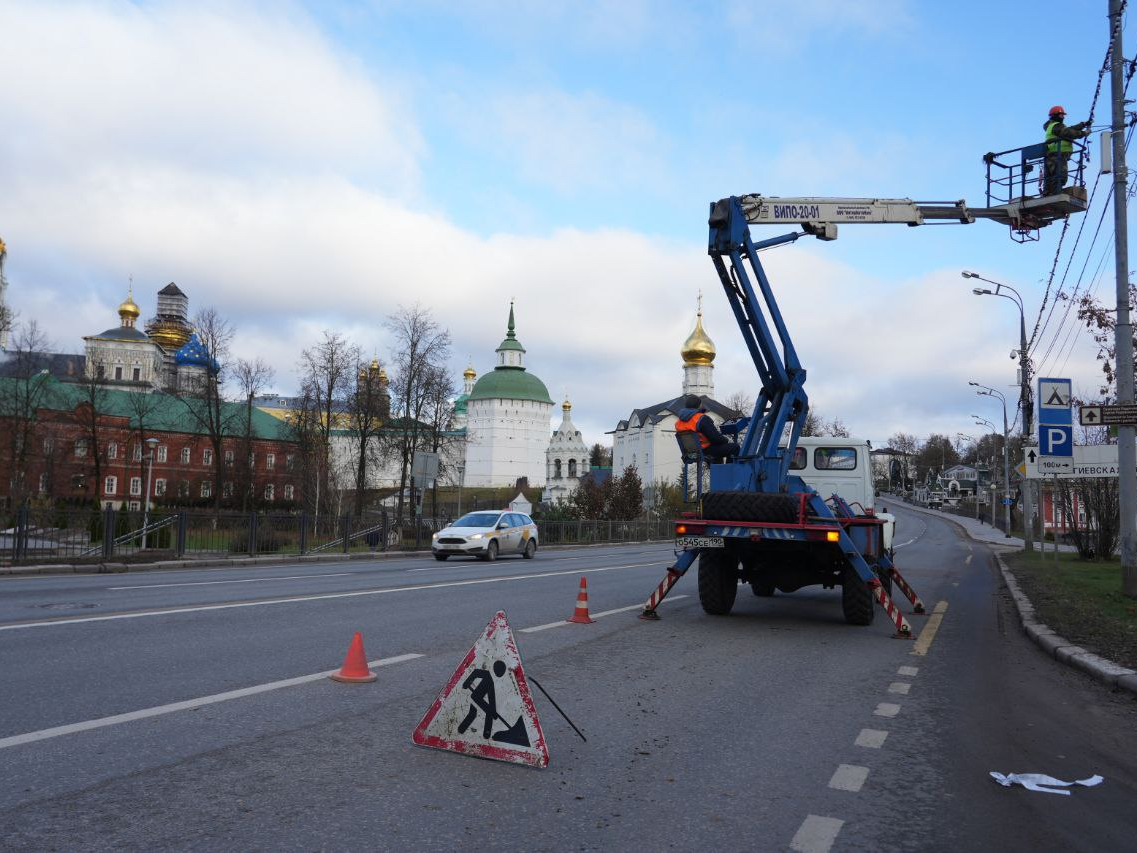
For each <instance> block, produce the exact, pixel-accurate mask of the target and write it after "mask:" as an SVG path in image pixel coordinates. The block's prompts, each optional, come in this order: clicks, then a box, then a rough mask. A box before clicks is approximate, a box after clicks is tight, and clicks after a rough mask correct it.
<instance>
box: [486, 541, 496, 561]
mask: <svg viewBox="0 0 1137 853" xmlns="http://www.w3.org/2000/svg"><path fill="white" fill-rule="evenodd" d="M486 559H487V560H489V561H490V562H491V563H492V562H493V561H494V560H496V559H497V540H496V539H494V540H493V541H491V542H490V544H489V545H487V546H486Z"/></svg>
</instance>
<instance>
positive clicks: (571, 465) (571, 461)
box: [569, 459, 576, 477]
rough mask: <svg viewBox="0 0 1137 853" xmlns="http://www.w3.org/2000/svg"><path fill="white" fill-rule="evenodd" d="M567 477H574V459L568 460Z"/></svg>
mask: <svg viewBox="0 0 1137 853" xmlns="http://www.w3.org/2000/svg"><path fill="white" fill-rule="evenodd" d="M569 476H570V477H575V476H576V460H575V459H570V460H569Z"/></svg>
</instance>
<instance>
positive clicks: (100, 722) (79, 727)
mask: <svg viewBox="0 0 1137 853" xmlns="http://www.w3.org/2000/svg"><path fill="white" fill-rule="evenodd" d="M421 657H422V655H419V654H409V655H397V656H395V657H391V658H381V659H380V660H373V661H369V662H368V664H367V665H368V666H369V667H379V666H390V665H391V664H393V663H402V662H403V661H408V660H414V659H415V658H421ZM333 672H339V670H337V669H329V670H327V671H326V672H317V673H313V674H312V675H301V676H298V677H296V678H286V679H284V680H283V681H270V682H269V683H268V684H257V685H255V686H253V687H242V688H241V689H240V690H229V691H227V692H225V693H214V694H213V695H212V696H202V697H200V698H198V699H187V700H185V701H184V702H171V703H170V704H169V705H158V706H157V707H154V708H143V709H142V710H141V711H130V712H129V713H126V714H115V715H114V716H113V717H100V718H99V719H97V720H87V721H85V722H82V723H71V724H70V725H66V726H56V727H55V728H51V729H40V730H39V731H38V732H28V733H27V734H22V735H13V736H12V737H6V738H0V749H6V748H8V747H10V746H20V745H21V744H25V743H33V742H35V741H37V740H47V739H48V738H53V737H60V736H61V735H69V734H74V733H76V732H86V731H90V730H91V729H101V728H103V727H105V726H114V725H118V724H119V723H129V722H133V721H134V720H144V719H146V718H147V717H159V716H162V715H163V714H172V713H174V712H175V711H188V710H190V709H192V708H200V707H202V706H203V705H215V704H217V703H218V702H227V701H228V700H230V699H240V698H241V697H243V696H254V695H256V694H257V693H267V692H268V691H270V690H279V689H280V688H282V687H295V686H296V685H298V684H307V683H308V682H309V681H319V680H320V679H321V678H327V677H328V676H329V675H331V674H332V673H333Z"/></svg>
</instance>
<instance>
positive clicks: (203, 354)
mask: <svg viewBox="0 0 1137 853" xmlns="http://www.w3.org/2000/svg"><path fill="white" fill-rule="evenodd" d="M174 362H175V363H176V364H177V365H178V366H179V367H204V368H205V369H206V370H208V371H210V372H212V373H216V372H217V371H218V370H220V369H221V367H220V365H219V364H218V363H217V362H216V361H215V360H214V359H212V358H210V357H209V350H207V349H206V348H205V344H203V343H202V342H201V338H199V337H198V336H197V333H196V332H194V333H193V334H192V335H190V339H189V340H188V341H186V342H185V344H184V345H183V346H182V348H181V349H180V350H178V351H177V353H176V354H175V355H174Z"/></svg>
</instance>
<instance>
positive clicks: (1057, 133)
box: [1042, 106, 1090, 195]
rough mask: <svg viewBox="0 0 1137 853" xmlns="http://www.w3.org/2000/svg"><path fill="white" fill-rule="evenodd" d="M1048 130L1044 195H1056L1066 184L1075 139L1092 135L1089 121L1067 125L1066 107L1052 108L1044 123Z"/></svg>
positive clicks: (1044, 127) (1045, 128)
mask: <svg viewBox="0 0 1137 853" xmlns="http://www.w3.org/2000/svg"><path fill="white" fill-rule="evenodd" d="M1042 127H1043V129H1044V130H1045V131H1046V173H1045V177H1044V178H1043V188H1042V194H1043V195H1055V194H1057V193H1060V192H1062V189H1063V187H1065V186H1066V177H1067V173H1068V171H1069V170H1068V166H1069V163H1070V157H1071V156H1072V155H1073V153H1074V145H1073V143H1074V141H1075V140H1078V139H1082V138H1084V137H1086V136H1089V135H1090V127H1089V122H1086V121H1082V122H1078V123H1077V124H1072V125H1069V126H1067V125H1066V109H1065V108H1064V107H1060V106H1055V107H1051V108H1050V116H1049V118H1047V119H1046V122H1045V123H1044V124H1043V125H1042Z"/></svg>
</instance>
